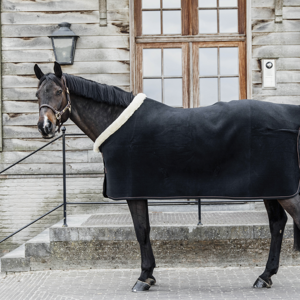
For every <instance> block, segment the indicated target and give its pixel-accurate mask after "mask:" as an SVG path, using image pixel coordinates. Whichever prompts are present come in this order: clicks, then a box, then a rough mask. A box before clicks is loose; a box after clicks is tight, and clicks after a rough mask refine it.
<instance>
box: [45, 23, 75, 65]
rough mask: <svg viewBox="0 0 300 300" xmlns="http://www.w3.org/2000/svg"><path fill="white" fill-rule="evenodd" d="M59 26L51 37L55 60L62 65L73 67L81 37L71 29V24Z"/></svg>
mask: <svg viewBox="0 0 300 300" xmlns="http://www.w3.org/2000/svg"><path fill="white" fill-rule="evenodd" d="M58 26H59V29H57V30H55V31H54V32H53V33H52V34H51V35H50V36H49V38H51V40H52V46H53V51H54V55H55V60H56V61H57V62H58V63H59V64H61V65H72V64H73V62H74V56H75V48H76V41H77V39H78V38H79V36H78V35H76V34H75V33H74V32H73V31H72V30H71V29H70V27H71V24H70V23H67V22H63V23H60V24H58Z"/></svg>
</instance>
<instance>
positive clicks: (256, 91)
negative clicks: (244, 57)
mask: <svg viewBox="0 0 300 300" xmlns="http://www.w3.org/2000/svg"><path fill="white" fill-rule="evenodd" d="M282 12H283V21H282V23H275V0H252V11H251V14H252V49H253V52H252V58H253V59H252V81H253V95H252V97H253V99H259V100H265V101H271V102H276V103H289V104H296V105H300V1H299V0H283V8H282ZM261 58H278V59H277V60H276V69H277V74H276V79H277V80H276V81H277V88H276V89H262V72H261V64H260V60H259V59H261Z"/></svg>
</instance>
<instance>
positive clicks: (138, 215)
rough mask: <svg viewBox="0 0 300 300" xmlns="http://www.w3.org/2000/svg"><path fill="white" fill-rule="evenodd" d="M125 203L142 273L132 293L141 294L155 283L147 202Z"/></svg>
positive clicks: (129, 201)
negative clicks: (128, 211)
mask: <svg viewBox="0 0 300 300" xmlns="http://www.w3.org/2000/svg"><path fill="white" fill-rule="evenodd" d="M127 203H128V206H129V210H130V213H131V216H132V220H133V225H134V229H135V233H136V237H137V240H138V242H139V244H140V249H141V259H142V272H141V275H140V277H139V278H138V281H137V282H136V284H135V285H134V287H133V288H132V291H133V292H142V291H147V290H149V288H150V286H151V285H153V284H155V282H156V281H155V278H154V277H153V275H152V273H153V269H154V268H155V259H154V255H153V252H152V247H151V243H150V222H149V213H148V201H147V200H127Z"/></svg>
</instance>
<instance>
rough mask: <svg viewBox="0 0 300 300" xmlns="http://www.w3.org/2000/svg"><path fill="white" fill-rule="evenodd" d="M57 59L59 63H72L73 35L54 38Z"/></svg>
mask: <svg viewBox="0 0 300 300" xmlns="http://www.w3.org/2000/svg"><path fill="white" fill-rule="evenodd" d="M53 44H54V48H55V55H56V60H57V62H59V63H63V62H65V63H72V55H73V49H72V46H73V37H64V38H53Z"/></svg>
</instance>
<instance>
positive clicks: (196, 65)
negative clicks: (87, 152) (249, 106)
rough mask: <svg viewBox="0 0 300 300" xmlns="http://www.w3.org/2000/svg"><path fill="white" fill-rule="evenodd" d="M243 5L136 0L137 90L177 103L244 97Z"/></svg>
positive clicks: (231, 0)
mask: <svg viewBox="0 0 300 300" xmlns="http://www.w3.org/2000/svg"><path fill="white" fill-rule="evenodd" d="M245 6H246V3H245V0H181V1H180V0H135V42H136V76H135V77H136V85H135V91H136V92H144V93H145V94H146V95H147V96H148V97H149V98H153V99H155V100H157V101H161V102H163V103H166V104H168V105H171V106H174V107H197V106H206V105H211V104H213V103H215V102H217V101H230V100H237V99H242V98H246V54H245V41H246V35H245V24H246V22H245V18H246V13H245Z"/></svg>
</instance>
